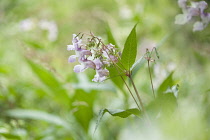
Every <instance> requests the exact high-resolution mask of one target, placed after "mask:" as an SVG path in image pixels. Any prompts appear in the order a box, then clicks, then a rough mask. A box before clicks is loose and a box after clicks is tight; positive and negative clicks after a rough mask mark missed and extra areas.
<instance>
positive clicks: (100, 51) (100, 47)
mask: <svg viewBox="0 0 210 140" xmlns="http://www.w3.org/2000/svg"><path fill="white" fill-rule="evenodd" d="M85 36H88V37H87V39H86V40H87V41H86V43H84V42H83V38H85ZM67 50H69V51H70V50H74V51H75V54H74V55H71V56H70V57H69V59H68V61H69V62H70V63H72V62H75V61H76V60H78V62H79V63H80V64H79V65H76V66H74V72H76V73H80V72H83V71H85V70H86V69H88V68H90V69H94V70H95V71H96V74H95V76H94V78H93V79H92V81H94V82H103V81H104V80H106V79H108V78H111V77H112V76H119V77H120V80H121V82H119V79H118V81H117V80H113V82H114V83H115V85H117V86H118V87H120V88H121V89H122V84H125V86H126V87H127V89H128V91H129V93H130V94H131V96H132V98H133V99H134V101H135V103H136V105H137V106H138V110H139V111H140V110H141V111H142V112H145V108H144V105H143V102H142V99H141V97H140V95H139V93H138V90H137V88H136V85H135V83H134V81H133V77H132V70H133V68H134V67H135V66H136V65H138V63H139V62H138V61H136V63H135V59H136V54H137V40H136V25H135V26H134V28H133V29H132V31H131V33H130V34H129V36H128V38H127V40H126V42H125V45H124V49H123V51H122V53H121V52H120V51H119V50H118V48H116V47H115V45H113V44H111V43H109V44H107V45H105V44H104V42H103V41H102V39H101V38H99V37H97V36H95V35H94V34H93V33H90V34H78V35H76V34H73V40H72V45H67ZM126 78H129V81H130V83H131V84H132V87H133V89H134V93H135V94H134V93H133V92H132V90H131V88H130V87H129V85H128V83H127V81H126ZM153 94H154V93H153ZM134 111H136V110H134Z"/></svg>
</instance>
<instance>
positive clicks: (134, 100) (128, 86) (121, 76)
mask: <svg viewBox="0 0 210 140" xmlns="http://www.w3.org/2000/svg"><path fill="white" fill-rule="evenodd" d="M120 77H121V79H122V80H123V82H124V83H125V85H126V87H127V89H128V91H129V93H130V94H131V96H132V97H133V99H134V101H135V103H136V105H137V106H138V108H139V110H141V108H140V106H139V104H138V103H137V101H136V99H135V97H134V96H133V93H132V92H131V90H130V88H129V86H128V84H127V83H126V82H125V79H124V78H123V77H122V76H120Z"/></svg>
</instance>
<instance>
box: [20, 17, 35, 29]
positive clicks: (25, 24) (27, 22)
mask: <svg viewBox="0 0 210 140" xmlns="http://www.w3.org/2000/svg"><path fill="white" fill-rule="evenodd" d="M34 27H35V22H34V21H33V19H31V18H27V19H24V20H22V21H21V22H20V29H21V31H30V30H32V29H33V28H34Z"/></svg>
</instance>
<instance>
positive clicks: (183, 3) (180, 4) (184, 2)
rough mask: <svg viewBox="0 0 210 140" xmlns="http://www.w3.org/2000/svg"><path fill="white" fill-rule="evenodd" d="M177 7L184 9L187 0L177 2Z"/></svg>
mask: <svg viewBox="0 0 210 140" xmlns="http://www.w3.org/2000/svg"><path fill="white" fill-rule="evenodd" d="M178 5H179V7H181V8H185V7H186V6H187V0H178Z"/></svg>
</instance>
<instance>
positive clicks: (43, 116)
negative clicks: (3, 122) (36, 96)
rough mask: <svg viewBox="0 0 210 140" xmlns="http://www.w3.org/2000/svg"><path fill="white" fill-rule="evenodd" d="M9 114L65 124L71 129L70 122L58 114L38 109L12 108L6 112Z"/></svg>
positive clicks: (19, 117) (15, 116)
mask: <svg viewBox="0 0 210 140" xmlns="http://www.w3.org/2000/svg"><path fill="white" fill-rule="evenodd" d="M6 115H7V116H10V117H14V118H18V119H32V120H42V121H45V122H48V123H52V124H55V125H59V126H63V127H64V128H67V129H69V126H68V123H67V122H66V121H64V120H63V119H61V118H60V117H58V116H55V115H52V114H49V113H46V112H42V111H37V110H27V109H12V110H8V111H7V112H6Z"/></svg>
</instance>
